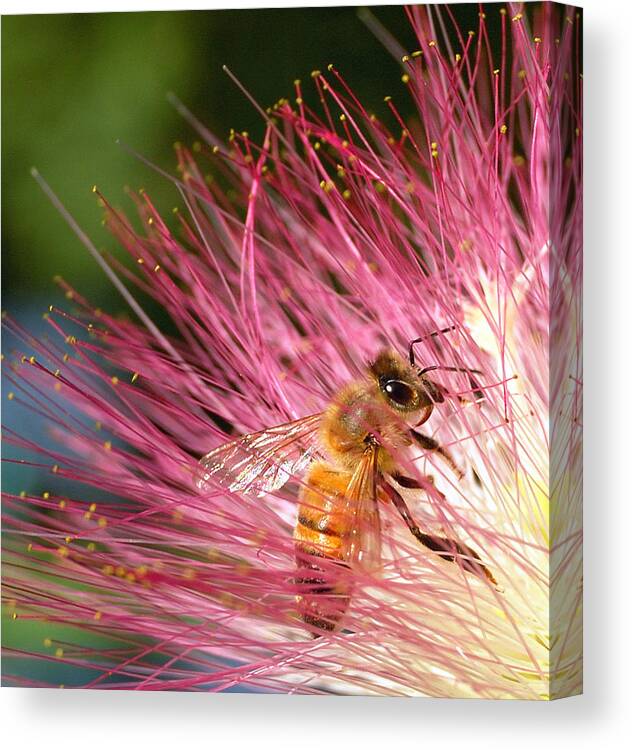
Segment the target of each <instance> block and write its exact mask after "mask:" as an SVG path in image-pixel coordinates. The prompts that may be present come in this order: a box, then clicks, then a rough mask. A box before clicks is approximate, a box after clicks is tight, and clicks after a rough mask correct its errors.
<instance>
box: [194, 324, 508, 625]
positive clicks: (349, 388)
mask: <svg viewBox="0 0 632 750" xmlns="http://www.w3.org/2000/svg"><path fill="white" fill-rule="evenodd" d="M446 330H448V329H446ZM443 332H444V331H440V332H439V333H443ZM431 335H436V334H431ZM419 340H420V339H416V340H415V341H414V342H412V343H411V346H410V353H409V361H408V362H407V361H406V360H404V359H403V358H402V357H401V356H400V355H399V354H397V353H396V352H393V351H390V350H383V351H381V352H380V353H379V354H378V356H377V357H376V359H375V360H374V361H373V362H371V363H370V364H369V365H368V367H367V369H366V373H365V376H364V378H362V379H359V380H357V381H353V382H351V383H349V384H348V385H346V386H344V387H343V388H342V389H341V390H340V391H339V392H338V393H337V394H336V395H335V396H334V397H333V399H332V400H331V402H330V403H329V405H328V406H327V408H326V409H325V410H324V411H323V412H321V413H318V414H312V415H310V416H307V417H303V418H302V419H298V420H296V421H293V422H288V423H286V424H282V425H278V426H275V427H271V428H268V429H264V430H261V431H260V432H255V433H251V434H248V435H243V436H242V437H239V438H237V439H235V440H232V441H230V442H228V443H225V444H224V445H221V446H219V447H218V448H215V449H214V450H212V451H211V452H210V453H208V454H207V455H206V456H204V457H203V458H202V459H201V461H200V467H201V472H202V474H201V477H200V478H199V480H198V486H199V487H200V488H201V489H205V488H207V487H208V486H210V485H211V483H212V480H216V481H217V482H218V483H219V484H220V485H221V486H224V487H226V488H228V489H229V490H231V491H235V492H237V491H238V492H244V493H247V494H253V495H262V494H266V493H271V492H274V491H275V490H278V489H279V488H280V487H282V486H283V485H284V484H285V483H286V482H287V481H288V480H289V479H290V478H291V477H296V476H298V475H301V474H303V473H305V477H304V479H303V481H302V484H301V487H300V490H299V498H298V499H299V509H298V518H297V522H296V526H295V529H294V542H295V553H296V565H297V578H296V581H297V583H298V584H299V586H300V593H298V595H297V605H298V611H299V614H300V616H301V618H302V620H303V621H304V622H305V623H306V624H307V625H308V626H309V627H310V629H312V632H313V633H315V634H319V633H322V632H323V631H334V630H337V629H339V628H340V627H341V623H342V621H343V618H344V615H345V612H346V611H347V608H348V606H349V602H350V599H351V595H352V590H351V589H352V585H351V584H350V578H349V576H341V575H340V576H339V577H338V578H337V577H336V576H335V575H334V576H332V575H331V571H332V568H333V569H334V570H335V569H336V567H338V569H340V567H343V568H351V569H354V568H357V567H361V568H362V569H366V570H375V569H377V568H378V567H379V564H380V549H381V531H380V513H379V503H380V502H391V503H392V504H393V505H394V507H395V508H396V509H397V511H398V512H399V513H400V515H401V517H402V518H403V520H404V522H405V523H406V525H407V527H408V529H409V530H410V532H411V533H412V534H413V536H414V537H415V538H416V539H417V540H418V541H419V542H420V543H421V544H423V545H424V546H425V547H426V548H428V549H430V550H431V551H432V552H434V553H435V554H437V555H438V556H440V557H441V558H443V559H445V560H448V561H451V562H457V561H458V563H459V564H460V565H461V566H462V568H463V569H464V570H466V571H468V572H469V573H473V574H474V575H476V576H478V577H480V578H483V579H486V580H488V581H490V582H491V583H493V584H495V583H496V581H495V579H494V576H493V575H492V573H491V572H490V570H489V569H488V567H487V566H486V565H484V564H483V562H482V561H481V558H480V557H479V555H478V554H477V553H476V552H475V551H474V550H472V549H471V548H469V547H467V546H466V545H464V544H462V543H460V542H458V541H456V540H453V539H449V538H446V537H442V536H438V535H435V534H426V533H424V532H423V531H422V530H421V529H420V528H419V526H418V525H417V524H416V523H415V521H414V518H413V516H412V514H411V513H410V511H409V509H408V507H407V505H406V502H405V501H404V498H403V497H402V495H401V494H400V492H399V488H406V489H423V485H421V484H419V483H418V482H417V481H416V480H415V479H414V478H412V477H409V476H406V475H405V474H403V473H402V467H401V465H400V462H399V461H398V453H399V452H400V451H401V450H403V449H405V448H406V447H408V446H411V445H414V444H416V445H417V446H419V447H421V448H422V449H423V450H424V451H431V452H434V453H436V454H438V455H439V456H440V457H441V458H442V459H443V460H444V461H446V462H447V464H448V465H449V466H450V467H451V468H452V470H453V471H454V472H455V473H457V475H459V476H460V475H461V472H460V469H459V467H458V466H457V464H456V462H455V461H454V459H453V458H452V456H451V454H450V452H449V451H448V450H447V449H445V448H443V447H442V446H441V445H440V444H439V443H438V442H437V441H436V440H435V439H434V438H432V437H429V436H426V435H424V434H423V433H421V432H420V431H419V430H418V429H417V428H418V427H420V426H421V425H422V424H423V423H424V422H426V421H427V419H428V418H429V417H430V415H431V413H432V411H433V409H434V406H435V404H440V403H442V402H443V401H444V400H445V397H446V395H447V390H446V389H445V388H444V387H443V386H441V385H440V384H438V383H436V382H434V381H432V380H430V379H429V378H428V377H427V375H426V373H427V372H429V371H431V370H441V369H443V370H452V371H460V372H467V373H469V376H470V381H471V384H472V386H473V390H475V391H476V392H477V393H480V390H479V389H478V386H476V383H475V381H473V378H472V373H477V374H480V373H478V371H476V370H466V369H465V368H457V367H441V366H431V367H427V368H424V369H420V368H418V367H416V366H415V361H414V355H413V349H412V346H413V344H415V343H417V342H418V341H419Z"/></svg>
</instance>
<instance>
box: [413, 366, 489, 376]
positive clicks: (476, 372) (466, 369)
mask: <svg viewBox="0 0 632 750" xmlns="http://www.w3.org/2000/svg"><path fill="white" fill-rule="evenodd" d="M431 370H447V371H448V372H469V373H470V374H472V375H482V374H483V373H482V372H481V371H480V370H471V369H470V368H469V367H445V366H444V365H430V367H424V369H423V370H421V369H420V370H419V371H418V372H419V374H420V375H425V374H426V373H427V372H430V371H431Z"/></svg>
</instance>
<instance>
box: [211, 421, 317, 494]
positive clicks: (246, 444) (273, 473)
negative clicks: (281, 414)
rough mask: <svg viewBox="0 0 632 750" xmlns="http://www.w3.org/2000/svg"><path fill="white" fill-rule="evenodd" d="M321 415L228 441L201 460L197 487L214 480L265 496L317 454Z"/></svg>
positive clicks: (230, 487)
mask: <svg viewBox="0 0 632 750" xmlns="http://www.w3.org/2000/svg"><path fill="white" fill-rule="evenodd" d="M320 420H321V414H312V415H310V416H309V417H303V418H302V419H298V420H296V421H295V422H287V423H286V424H281V425H278V426H276V427H270V428H268V429H265V430H261V431H260V432H251V433H250V434H248V435H242V436H241V437H239V438H237V439H236V440H231V441H230V442H229V443H224V445H220V446H219V447H218V448H215V449H214V450H212V451H211V452H210V453H207V454H206V456H204V457H203V458H202V459H200V474H199V477H198V479H197V486H198V488H199V489H201V490H207V489H209V488H210V487H211V486H212V484H211V480H212V479H214V480H215V481H216V482H217V483H218V484H220V485H221V486H222V487H225V488H226V489H228V490H230V491H231V492H246V493H248V494H250V495H264V494H266V493H268V492H274V491H275V490H278V489H279V488H280V487H282V486H283V485H284V484H285V483H286V482H287V481H288V480H289V479H290V477H291V476H293V475H296V474H300V473H301V472H303V471H304V470H305V468H306V467H307V465H308V464H309V463H310V462H311V460H312V458H313V456H314V454H315V453H316V448H317V441H318V427H319V425H320Z"/></svg>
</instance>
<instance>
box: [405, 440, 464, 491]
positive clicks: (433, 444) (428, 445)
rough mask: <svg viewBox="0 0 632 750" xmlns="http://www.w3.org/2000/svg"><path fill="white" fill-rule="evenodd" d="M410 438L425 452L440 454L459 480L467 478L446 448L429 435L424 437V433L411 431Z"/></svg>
mask: <svg viewBox="0 0 632 750" xmlns="http://www.w3.org/2000/svg"><path fill="white" fill-rule="evenodd" d="M410 436H411V437H412V439H413V440H414V441H415V442H416V443H417V445H418V446H419V447H420V448H423V449H424V450H425V451H429V452H430V453H438V454H439V455H440V456H441V458H442V459H443V460H444V461H445V462H446V463H447V464H448V466H449V467H450V468H451V469H452V471H453V472H454V473H455V474H456V475H457V476H458V477H459V479H463V477H464V476H465V475H464V473H463V471H462V470H461V468H460V467H459V465H458V464H457V462H456V461H455V460H454V458H453V457H452V454H451V453H450V451H449V450H448V449H447V448H444V447H443V446H442V445H441V444H440V443H438V442H437V441H436V440H435V439H434V438H432V437H430V436H429V435H424V434H423V433H421V432H417V431H416V430H411V431H410Z"/></svg>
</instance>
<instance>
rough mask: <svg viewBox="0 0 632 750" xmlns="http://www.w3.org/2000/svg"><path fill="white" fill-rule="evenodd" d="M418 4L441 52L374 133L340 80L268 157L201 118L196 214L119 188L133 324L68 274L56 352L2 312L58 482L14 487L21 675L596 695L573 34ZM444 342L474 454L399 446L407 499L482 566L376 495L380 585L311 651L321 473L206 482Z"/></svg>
mask: <svg viewBox="0 0 632 750" xmlns="http://www.w3.org/2000/svg"><path fill="white" fill-rule="evenodd" d="M490 12H492V11H490ZM493 12H498V10H497V9H496V8H495V9H494V11H493ZM408 14H409V16H410V21H411V24H412V26H413V28H414V30H415V33H416V35H417V39H418V50H415V51H410V52H409V53H408V54H406V55H405V56H404V57H403V59H402V67H403V71H402V80H403V83H404V84H405V89H406V90H405V91H402V92H401V93H399V94H397V95H393V97H392V98H391V97H387V99H386V100H385V105H384V109H383V111H382V112H381V113H380V114H377V113H376V114H375V115H374V114H372V113H370V112H368V111H366V110H365V109H364V107H363V105H362V103H361V102H360V101H358V100H357V98H356V97H355V95H354V93H353V91H352V90H351V89H350V87H349V86H348V84H347V83H346V81H345V79H344V77H343V75H342V73H341V72H340V71H338V70H337V69H336V68H335V67H334V66H329V67H328V68H327V69H326V70H323V71H322V72H320V71H314V72H313V74H312V80H311V81H309V84H308V85H304V84H302V83H300V82H299V81H297V82H296V83H295V89H296V90H295V93H294V94H293V97H292V99H291V100H289V99H283V100H281V101H279V102H278V103H277V104H276V105H275V106H274V107H272V108H270V109H269V110H268V111H266V112H264V111H263V110H262V116H263V117H264V118H265V124H266V131H265V135H264V137H263V139H262V140H261V142H254V141H253V140H251V138H250V137H249V136H248V134H246V133H242V134H239V133H233V134H231V137H230V139H229V142H228V143H227V144H223V143H221V142H219V141H217V140H216V139H215V138H214V137H213V136H212V135H210V134H209V133H208V132H207V131H206V130H205V129H204V128H203V127H202V126H201V125H200V124H199V123H197V121H195V120H194V118H193V117H192V116H191V115H189V114H188V112H186V110H185V109H184V107H183V106H182V105H178V106H179V107H180V109H181V111H182V112H183V113H184V114H185V116H186V117H187V118H188V119H189V120H190V122H191V123H192V124H193V125H194V126H195V127H196V128H197V130H198V134H199V138H200V142H199V144H196V147H195V148H194V149H192V150H189V149H188V148H186V147H184V146H179V147H178V148H177V156H178V174H177V176H176V177H173V178H171V179H172V180H173V182H174V184H175V185H176V186H177V187H178V189H179V190H180V194H181V197H182V204H181V207H180V210H179V211H177V213H176V214H175V216H174V217H170V218H169V220H167V219H165V218H162V217H161V216H160V215H159V213H158V212H157V210H156V209H155V207H154V206H153V204H152V202H151V199H150V198H149V196H148V195H147V194H145V193H142V194H137V195H134V196H133V198H134V200H135V201H136V204H137V208H138V212H139V215H140V217H141V220H142V229H140V230H139V229H137V226H138V222H132V221H130V220H128V219H127V218H126V217H125V216H123V215H122V214H121V213H120V212H119V211H118V210H115V209H114V208H112V207H111V206H110V205H109V204H108V203H107V202H106V201H105V199H102V200H103V206H104V209H105V213H106V218H107V224H108V226H109V228H110V229H111V231H112V232H113V233H114V234H115V235H116V237H117V238H118V240H119V242H120V245H121V247H122V248H124V250H125V251H127V252H128V253H129V255H130V258H131V259H132V261H133V262H132V263H131V264H130V263H127V264H125V263H121V262H119V261H116V260H115V259H108V260H107V261H106V260H104V259H101V262H102V263H103V264H104V267H105V268H106V271H107V272H108V273H109V274H110V276H111V278H114V279H115V281H116V283H117V284H119V286H122V285H123V284H124V285H125V288H126V289H127V290H129V291H127V292H126V296H127V298H128V300H129V301H130V302H131V304H132V313H131V314H130V318H128V319H123V318H119V317H116V316H113V315H109V314H107V313H106V312H105V311H100V310H97V309H95V308H93V307H92V306H91V305H90V302H89V301H88V300H86V299H84V298H83V297H82V296H81V295H80V293H79V292H78V291H76V290H74V289H71V288H70V287H69V286H68V285H66V284H65V282H63V281H61V282H60V283H61V284H62V286H63V287H64V289H65V290H66V293H67V297H68V299H69V304H68V305H67V309H64V310H61V309H57V308H55V309H51V311H50V313H49V315H48V323H49V324H50V328H51V333H50V337H49V338H48V339H46V340H45V341H35V340H34V339H33V338H32V337H31V336H30V335H29V333H28V331H26V330H23V329H22V328H21V327H20V325H19V324H18V323H17V322H16V321H14V320H13V319H11V318H10V317H8V318H7V319H6V321H5V322H6V324H7V326H9V328H10V329H11V330H12V331H13V332H14V333H16V334H18V335H19V336H20V337H21V338H22V341H23V342H24V349H23V351H22V352H20V356H18V359H17V362H16V363H15V365H14V369H13V371H11V372H9V373H8V377H10V379H11V381H12V391H11V393H10V394H9V396H10V398H12V399H14V400H16V401H18V400H19V401H21V402H22V403H24V404H27V405H28V406H29V408H31V409H32V410H33V411H34V412H36V413H37V414H38V415H39V416H40V417H41V420H42V429H43V431H44V430H48V431H49V432H52V434H53V435H54V437H55V439H56V442H55V443H54V445H52V447H51V444H50V443H48V442H46V443H42V444H36V443H34V442H32V441H29V440H27V439H26V438H24V437H22V436H20V435H17V434H12V433H9V434H7V435H6V438H7V439H8V440H9V441H10V442H11V443H13V444H14V445H17V446H18V447H20V448H22V449H23V450H24V455H25V456H26V457H28V460H29V462H30V465H33V464H36V465H37V466H38V467H39V468H40V469H41V470H42V471H44V472H46V471H48V472H51V477H50V480H51V490H50V492H46V493H45V494H44V496H43V497H34V496H24V497H22V496H14V495H7V496H6V497H5V515H4V529H5V534H6V540H7V541H6V551H5V564H4V593H5V598H6V599H7V600H8V602H9V609H10V611H11V612H12V613H13V615H14V617H15V618H16V619H15V623H13V624H10V625H9V626H7V627H16V628H18V627H21V626H22V624H23V623H25V622H28V621H35V622H44V621H45V622H46V627H47V628H48V633H49V634H48V635H47V636H46V640H45V642H44V645H43V647H42V648H41V649H39V650H37V649H35V650H33V651H18V650H17V649H16V650H10V651H7V652H6V655H7V656H11V657H12V658H11V661H10V662H9V663H10V667H11V669H10V670H9V669H5V681H10V682H11V684H16V685H20V684H22V685H32V684H37V685H41V684H56V683H58V682H59V681H60V680H59V679H57V678H53V679H52V680H51V681H50V683H49V682H47V681H40V680H36V679H32V678H30V677H28V675H29V674H32V670H31V668H32V666H33V665H32V664H31V662H32V661H34V660H47V661H48V662H50V669H51V674H53V675H56V674H60V673H61V670H60V668H61V667H63V672H64V675H65V677H64V681H65V683H66V684H67V685H68V686H69V687H70V686H73V687H97V688H110V689H116V688H118V689H125V688H130V689H131V688H133V689H150V690H157V689H168V690H212V691H222V690H228V689H254V690H264V691H278V692H301V693H323V692H334V693H345V694H350V693H354V694H375V695H381V694H384V695H426V696H443V697H478V698H523V699H548V698H551V697H556V696H562V695H568V694H573V693H576V692H579V691H580V690H581V679H582V678H581V637H582V632H581V589H580V582H581V351H580V336H581V247H582V228H581V166H582V152H581V81H580V76H579V68H578V66H579V60H578V47H577V45H578V38H579V32H578V30H577V25H578V21H577V19H576V17H575V11H574V10H568V9H567V10H566V12H563V9H562V8H561V6H559V7H556V6H554V5H552V4H549V3H544V4H542V5H538V6H537V7H536V10H535V11H534V12H529V13H527V10H525V9H524V8H522V7H518V4H511V6H508V7H507V8H504V7H501V8H500V14H501V17H500V29H501V39H500V44H499V45H498V47H499V49H498V50H496V49H494V48H493V45H492V44H491V43H490V40H489V36H488V32H487V27H486V20H485V17H484V16H485V14H484V13H481V16H480V20H479V25H478V28H476V29H474V30H472V31H470V32H468V31H463V30H461V29H459V28H458V27H457V26H456V25H453V24H452V21H451V16H450V11H449V8H446V10H445V11H444V12H443V13H442V14H439V13H438V12H437V11H435V10H430V9H429V8H424V7H423V6H413V7H411V8H409V9H408ZM455 39H456V40H457V41H456V42H455V41H454V40H455ZM450 40H452V41H450ZM404 96H410V97H412V98H413V100H414V101H415V103H416V106H417V110H418V116H416V117H415V118H414V119H412V120H411V121H407V122H404V121H403V120H402V118H401V117H400V115H399V111H398V99H401V98H402V97H404ZM194 152H195V153H194ZM209 170H210V172H211V174H212V175H213V177H212V178H211V177H209V176H207V172H208V171H209ZM40 179H41V178H40ZM67 218H68V219H69V220H70V221H71V219H70V217H67ZM77 231H78V232H79V234H80V238H81V239H82V241H83V242H84V244H86V245H88V246H90V241H89V240H88V239H87V237H86V236H85V235H83V234H81V232H80V230H78V229H77ZM130 268H132V269H133V270H130ZM148 298H151V299H152V300H153V302H154V303H155V304H154V305H153V307H152V308H151V309H156V308H157V307H158V308H160V309H162V310H163V311H164V316H168V319H169V324H168V325H167V326H166V327H163V332H161V331H160V330H159V329H158V326H157V325H156V323H154V322H153V320H152V318H151V317H150V316H149V315H148V314H147V312H145V311H144V309H148V308H147V307H146V306H144V305H143V302H142V301H143V300H147V299H148ZM132 316H133V318H132ZM154 317H155V316H154ZM437 331H441V333H439V334H438V335H434V336H428V337H427V338H425V339H424V340H423V341H421V342H420V343H419V344H417V345H415V349H414V356H415V361H416V363H417V365H419V366H420V367H423V368H425V367H429V368H433V367H435V366H437V367H438V368H443V369H436V370H431V371H430V372H429V374H428V377H432V381H433V382H434V383H436V384H439V385H440V386H442V394H443V396H444V398H443V402H442V403H436V404H435V405H434V409H433V410H432V414H431V416H430V418H429V419H428V421H427V422H426V423H425V424H424V426H423V429H424V430H425V434H426V435H427V436H430V437H432V439H433V440H435V441H437V443H438V444H440V445H441V446H443V447H444V448H445V449H446V451H448V452H449V456H451V459H450V458H447V459H446V456H445V455H442V454H441V452H440V451H436V450H423V449H421V448H419V449H418V450H416V451H415V450H408V452H406V453H405V457H404V456H403V457H402V459H401V460H402V462H403V465H404V466H405V469H406V473H407V475H409V476H410V477H411V478H413V479H414V480H415V482H416V483H417V484H418V487H417V488H406V487H403V488H400V489H401V495H402V496H403V497H404V498H405V501H406V504H407V505H408V508H409V510H410V512H411V513H412V515H413V516H414V519H415V522H416V523H417V524H418V526H419V528H420V529H422V530H423V531H424V532H425V533H427V534H434V535H439V536H441V537H444V538H447V539H452V540H458V543H459V544H461V545H464V546H465V547H467V548H469V550H470V551H476V552H477V553H478V555H480V558H481V560H482V561H483V562H484V564H485V566H486V568H487V570H488V571H490V576H487V577H486V576H483V575H473V574H472V572H471V570H468V566H467V562H466V559H465V558H464V557H463V556H460V557H459V556H458V555H457V557H458V558H459V559H457V560H456V561H450V560H447V559H445V555H443V556H442V555H441V554H439V553H438V552H437V550H434V551H433V550H432V549H429V548H428V547H427V546H422V545H420V544H419V542H418V540H417V539H416V538H415V537H414V536H413V535H412V534H411V533H410V531H409V529H408V528H407V526H406V524H405V523H404V522H403V520H402V518H401V516H400V515H399V514H398V513H397V512H396V510H395V508H394V507H393V505H392V504H389V503H387V502H379V512H380V517H381V527H382V550H381V561H380V564H379V566H378V567H377V568H373V569H367V568H365V567H357V568H356V567H354V566H351V567H350V568H341V569H339V570H337V572H336V575H337V576H338V579H337V580H338V581H339V583H340V582H342V583H340V585H344V587H346V588H345V590H348V591H351V592H352V593H351V595H350V596H349V602H348V606H346V607H344V608H343V609H344V613H343V615H342V620H341V623H340V627H338V628H337V629H336V630H333V631H331V632H329V631H323V632H322V633H320V634H318V633H314V632H313V628H312V629H311V630H310V628H309V627H307V626H306V624H305V622H303V621H302V620H301V618H300V617H299V611H298V609H297V599H296V596H297V593H299V594H300V586H301V582H300V580H299V577H297V571H296V563H295V543H294V540H293V529H294V526H295V524H296V519H297V502H298V498H299V494H300V492H301V487H304V484H305V478H304V470H305V468H306V465H307V463H308V462H309V461H310V460H311V459H312V455H311V454H309V455H307V456H306V457H305V460H304V461H303V462H302V463H303V464H305V465H304V466H301V467H299V466H298V465H292V466H291V467H289V463H288V464H285V463H283V465H282V466H281V467H279V466H275V469H279V471H280V472H281V473H283V472H284V471H285V473H286V475H285V476H284V477H283V479H285V480H287V481H285V482H282V481H281V480H280V479H279V481H277V482H276V483H275V484H274V487H271V486H266V487H262V488H261V491H260V492H258V493H252V492H247V491H245V490H246V489H247V484H248V477H247V476H246V475H243V476H242V477H241V479H240V480H239V481H233V483H232V486H228V487H227V486H225V483H224V484H222V482H220V481H219V479H217V478H216V477H215V476H214V475H213V474H212V473H211V474H209V475H207V477H206V480H205V481H200V468H199V463H198V462H199V460H200V458H201V456H203V455H204V454H207V453H208V452H209V451H211V450H212V449H214V448H215V447H217V446H220V445H222V444H224V443H226V442H227V441H229V440H232V439H235V438H237V437H238V436H239V435H242V434H246V433H253V432H257V431H260V430H262V429H264V428H270V427H274V426H276V425H281V424H284V423H287V422H289V421H292V420H298V419H300V418H302V417H306V416H308V415H311V414H316V413H319V412H321V411H323V410H324V409H326V408H327V407H328V405H329V404H330V403H331V399H332V397H334V395H335V394H336V393H337V392H338V391H339V390H340V388H342V387H343V386H345V384H347V383H348V382H350V381H353V380H356V379H358V378H360V379H361V378H363V377H364V375H363V373H364V372H365V369H366V365H367V363H368V362H370V361H372V360H374V359H375V357H376V355H377V354H378V352H380V351H381V350H383V349H385V348H388V349H393V350H395V351H397V352H399V353H401V355H402V356H403V357H404V358H405V359H407V357H408V345H409V342H411V341H412V340H413V339H416V338H419V337H424V336H425V335H428V334H431V333H433V332H437ZM471 371H474V372H471ZM9 408H10V407H9ZM320 450H321V451H322V450H325V449H324V448H322V446H321V449H320ZM325 452H326V451H325ZM33 453H35V454H37V455H38V456H39V458H37V459H33V458H32V456H33ZM279 460H280V459H279ZM288 467H289V468H288ZM61 479H63V480H66V481H65V482H64V483H63V484H61V483H59V482H58V480H61ZM85 486H89V487H91V488H93V490H92V493H93V494H92V496H94V493H95V491H96V493H97V495H98V496H99V498H100V499H98V500H97V501H92V500H90V501H88V500H85V499H84V498H83V496H82V492H83V487H85ZM57 487H59V488H60V489H55V488H57ZM419 488H421V489H419ZM92 496H91V497H92ZM465 547H463V548H462V549H464V548H465ZM470 564H471V563H470ZM323 567H324V568H327V563H326V561H325V562H323ZM338 567H340V566H338ZM492 577H493V578H494V579H495V580H494V581H492ZM314 635H318V636H319V637H314ZM70 668H72V669H70ZM55 670H57V671H55ZM69 674H70V675H75V677H68V675H69ZM12 675H13V676H12Z"/></svg>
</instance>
